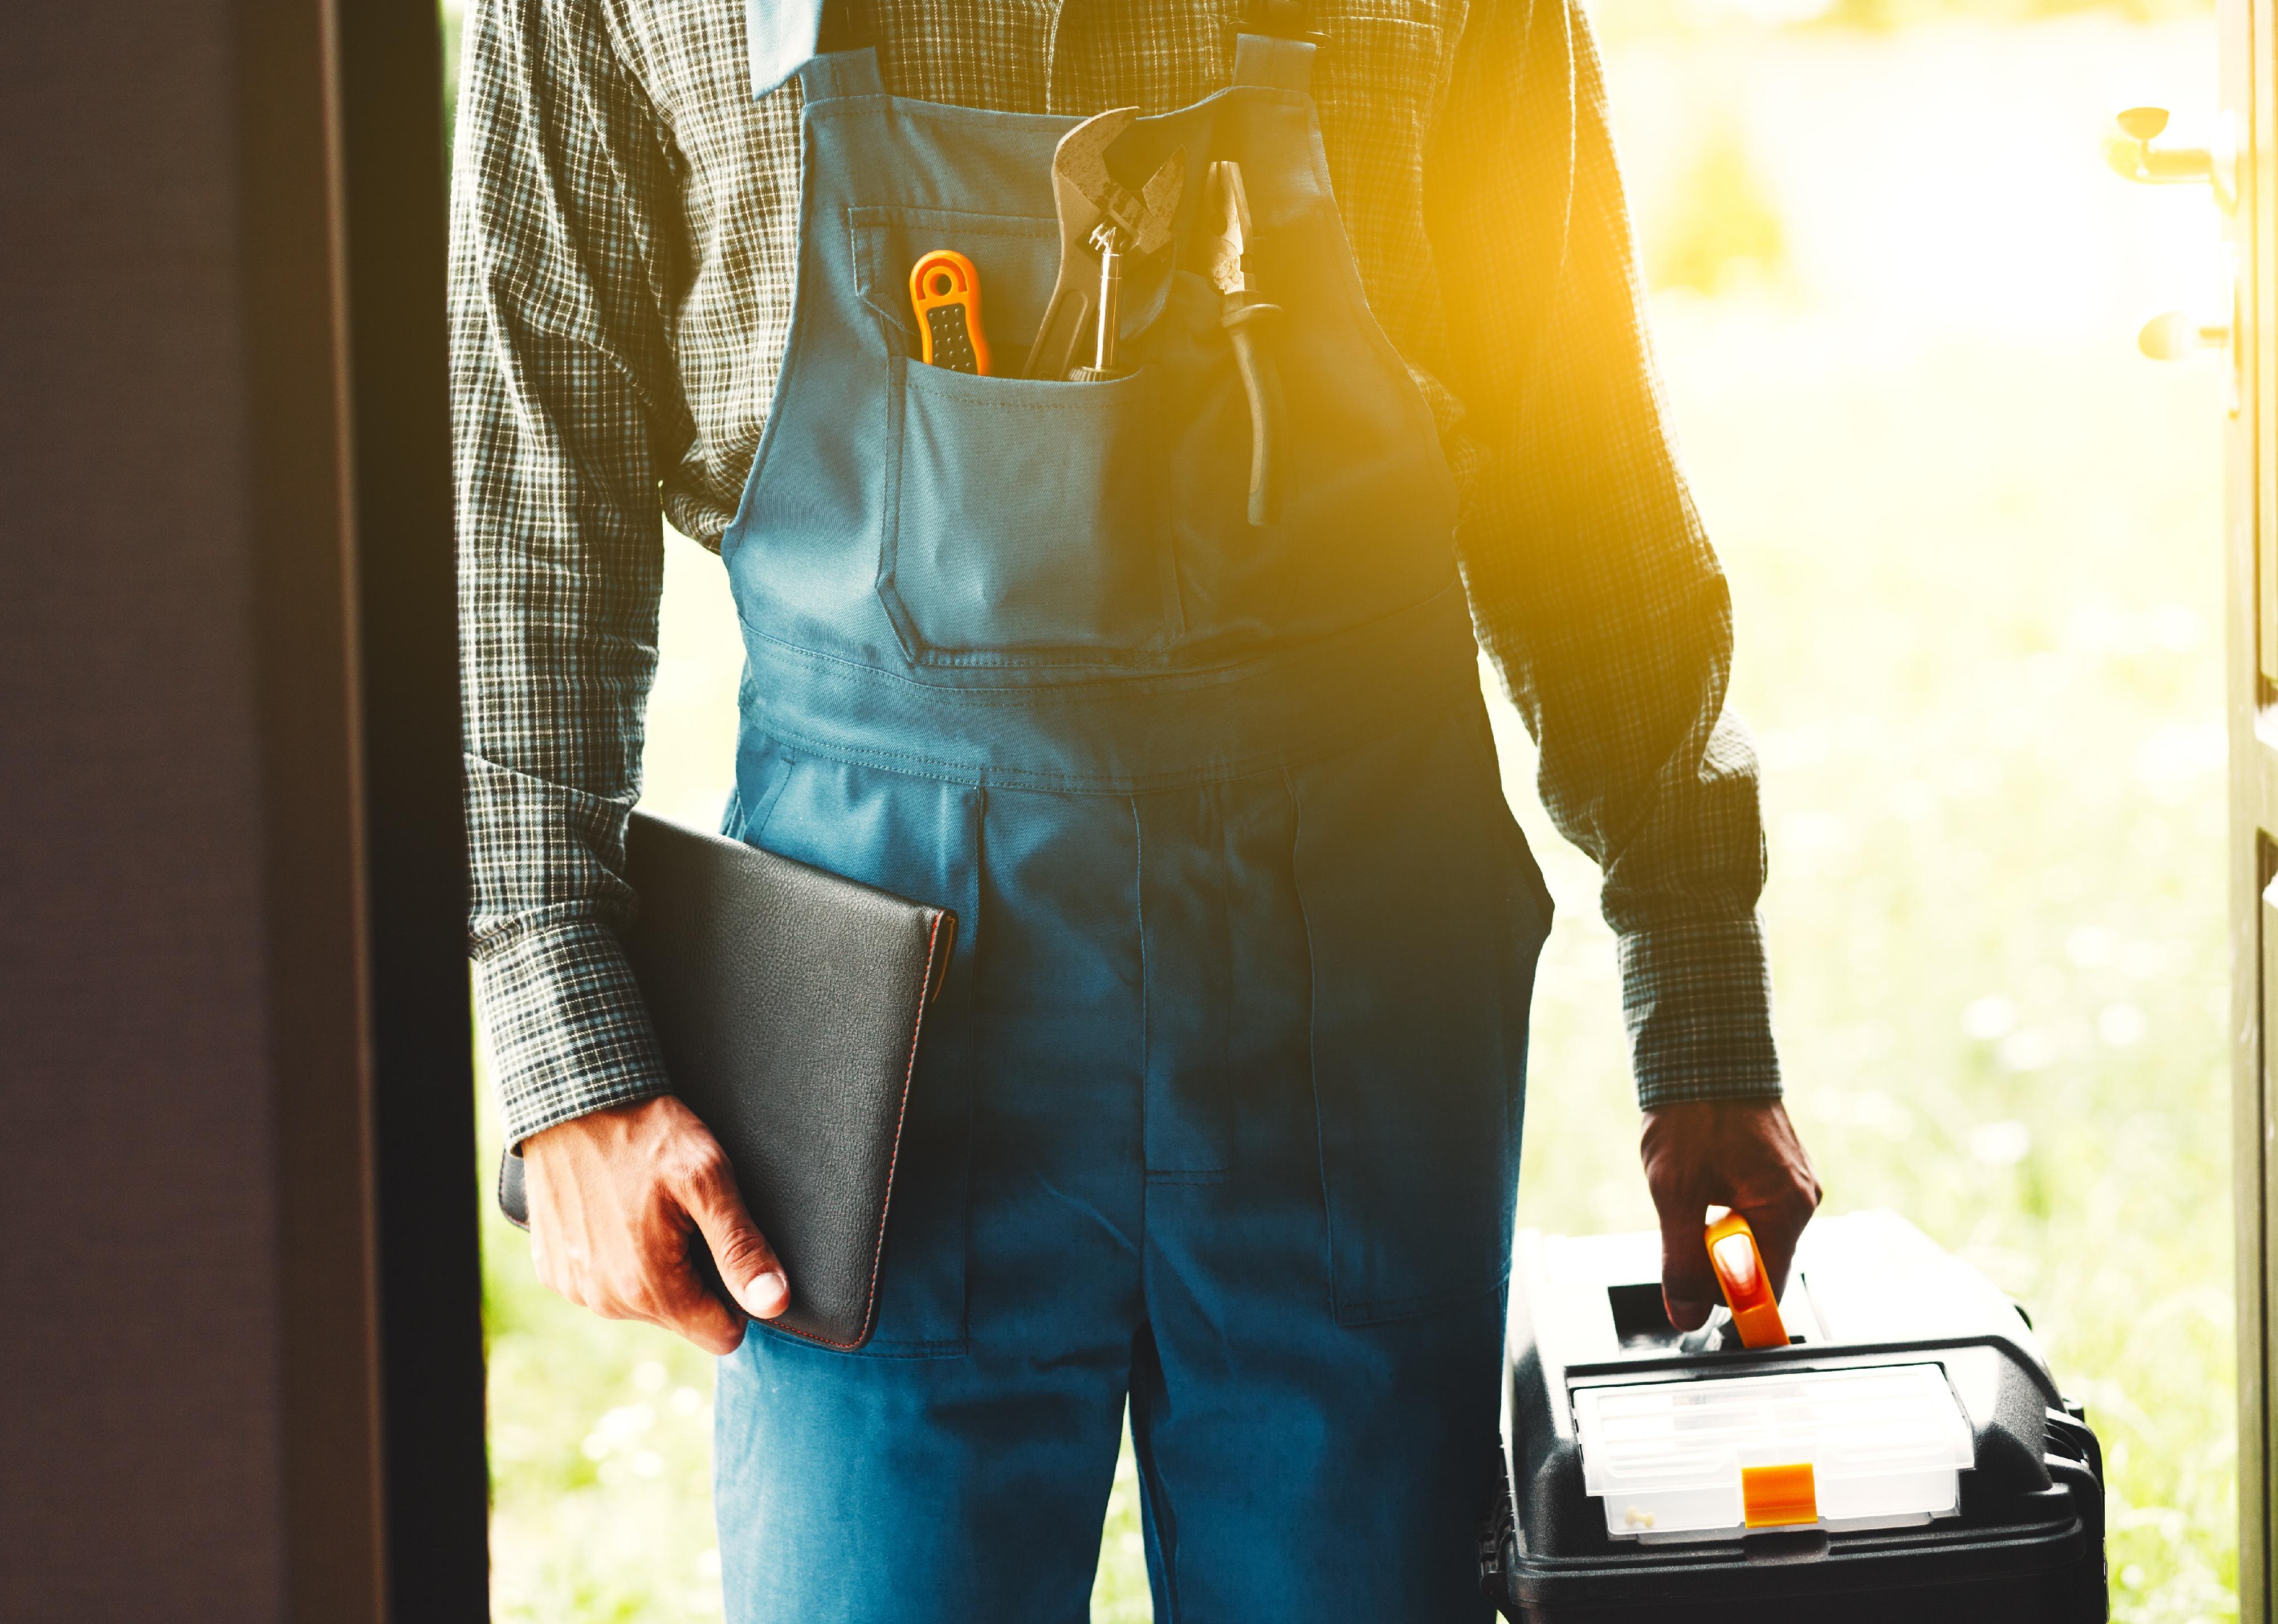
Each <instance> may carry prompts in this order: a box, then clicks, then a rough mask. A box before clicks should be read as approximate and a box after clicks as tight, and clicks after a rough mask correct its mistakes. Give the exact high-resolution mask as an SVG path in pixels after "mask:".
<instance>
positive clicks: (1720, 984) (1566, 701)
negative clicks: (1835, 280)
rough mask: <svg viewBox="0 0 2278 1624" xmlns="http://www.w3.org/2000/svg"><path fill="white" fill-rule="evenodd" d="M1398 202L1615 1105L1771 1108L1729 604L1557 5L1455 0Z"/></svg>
mask: <svg viewBox="0 0 2278 1624" xmlns="http://www.w3.org/2000/svg"><path fill="white" fill-rule="evenodd" d="M1425 189H1426V217H1427V221H1428V224H1429V229H1430V233H1431V237H1432V241H1433V247H1434V249H1435V251H1436V255H1437V258H1438V260H1439V263H1440V271H1441V297H1442V300H1443V301H1444V305H1445V309H1446V319H1447V321H1448V324H1449V332H1451V334H1454V335H1456V340H1455V341H1453V342H1451V343H1450V344H1449V346H1448V349H1447V354H1448V355H1449V369H1450V371H1451V374H1452V377H1451V380H1450V381H1451V382H1452V384H1453V385H1454V390H1455V393H1456V394H1457V395H1458V396H1459V397H1460V398H1461V399H1462V400H1463V402H1464V409H1465V416H1464V422H1463V423H1462V425H1461V428H1460V429H1459V431H1458V432H1457V433H1456V435H1455V436H1454V437H1453V444H1454V457H1455V461H1456V462H1457V464H1458V468H1459V471H1460V472H1462V473H1463V474H1464V476H1465V480H1464V483H1465V488H1466V491H1467V492H1468V496H1467V500H1466V505H1465V508H1464V516H1463V518H1462V521H1461V523H1460V528H1459V530H1458V534H1457V547H1458V552H1459V554H1460V556H1461V559H1462V561H1463V566H1464V579H1465V583H1466V584H1467V586H1468V588H1469V591H1470V593H1471V599H1472V614H1473V618H1474V621H1475V622H1476V624H1477V627H1478V630H1479V639H1480V642H1481V644H1483V645H1484V646H1485V647H1486V649H1487V652H1488V653H1489V655H1490V657H1491V658H1492V659H1493V660H1494V664H1495V666H1496V667H1497V668H1498V669H1499V670H1500V671H1501V673H1502V678H1503V681H1504V682H1505V683H1506V684H1507V686H1508V688H1509V690H1510V696H1511V698H1512V699H1513V700H1514V701H1515V702H1516V703H1517V707H1518V710H1519V713H1520V714H1521V715H1522V716H1523V717H1524V718H1525V721H1526V724H1527V727H1528V729H1529V730H1530V731H1531V732H1532V733H1533V735H1534V736H1535V739H1536V741H1537V743H1539V745H1540V793H1541V797H1542V802H1543V804H1544V806H1545V808H1546V809H1547V810H1548V812H1549V814H1550V816H1551V819H1552V820H1553V821H1554V822H1555V823H1556V825H1557V827H1558V828H1559V830H1560V831H1561V832H1562V833H1563V834H1564V835H1566V836H1567V838H1569V839H1570V840H1571V841H1573V842H1575V843H1576V844H1577V845H1579V846H1580V847H1581V848H1582V849H1583V850H1585V851H1587V852H1588V853H1589V854H1590V855H1591V856H1592V857H1593V858H1595V859H1596V860H1597V862H1598V864H1599V865H1600V866H1601V869H1602V870H1603V871H1604V875H1605V886H1604V892H1603V906H1604V911H1605V916H1606V919H1607V921H1608V923H1609V924H1610V925H1611V926H1613V927H1614V930H1615V932H1616V934H1617V938H1618V941H1619V943H1620V953H1621V963H1622V971H1623V980H1624V996H1623V1006H1624V1018H1625V1019H1626V1021H1627V1025H1628V1028H1629V1035H1630V1048H1631V1060H1632V1070H1633V1071H1634V1073H1635V1076H1636V1080H1637V1089H1638V1098H1639V1101H1640V1104H1642V1105H1644V1106H1647V1107H1652V1106H1655V1105H1662V1104H1669V1103H1673V1102H1681V1101H1687V1100H1701V1099H1717V1098H1750V1097H1758V1098H1769V1097H1775V1096H1777V1094H1779V1092H1780V1074H1779V1060H1778V1056H1777V1051H1776V1049H1775V1048H1774V1045H1773V1041H1772V1030H1771V1008H1770V976H1769V974H1768V972H1767V970H1766V964H1765V956H1764V943H1763V936H1762V930H1761V928H1760V926H1759V924H1758V921H1757V918H1756V912H1755V908H1756V901H1757V897H1758V895H1759V893H1760V892H1761V891H1762V888H1763V881H1764V844H1763V833H1762V813H1761V811H1760V808H1759V804H1758V798H1757V769H1756V761H1755V755H1754V750H1753V749H1752V748H1751V746H1750V744H1749V742H1748V737H1747V733H1746V732H1745V730H1744V729H1743V728H1742V727H1741V725H1740V723H1739V721H1738V719H1737V718H1735V717H1734V716H1733V715H1732V714H1731V713H1730V712H1728V711H1727V710H1726V708H1725V705H1724V695H1725V687H1726V683H1727V681H1728V679H1729V676H1730V674H1731V659H1732V612H1731V594H1730V592H1729V591H1727V588H1726V585H1725V581H1724V573H1723V571H1722V569H1721V568H1719V566H1718V564H1717V562H1716V554H1715V553H1714V552H1712V551H1711V549H1710V547H1709V541H1708V538H1707V536H1706V534H1705V532H1704V531H1703V530H1702V528H1701V520H1700V516H1699V515H1698V514H1697V513H1696V512H1695V511H1694V509H1693V500H1692V498H1691V496H1690V495H1689V494H1688V492H1686V486H1685V481H1684V477H1683V475H1682V473H1681V471H1680V470H1679V468H1678V457H1677V451H1676V446H1675V445H1674V443H1673V441H1672V438H1671V436H1670V427H1669V422H1668V415H1667V411H1666V408H1665V406H1664V403H1663V399H1662V393H1661V385H1660V380H1659V377H1658V376H1657V374H1656V372H1655V368H1654V364H1653V359H1652V355H1651V354H1650V350H1649V347H1648V344H1647V336H1646V332H1647V330H1646V316H1645V295H1644V289H1643V287H1642V286H1641V284H1640V279H1639V277H1638V271H1637V264H1636V256H1635V252H1634V248H1633V246H1632V238H1631V231H1630V223H1629V217H1628V214H1627V210H1626V206H1625V204H1624V201H1623V195H1622V186H1621V177H1620V173H1619V171H1618V169H1617V165H1616V163H1615V156H1614V149H1613V141H1612V135H1611V132H1610V130H1609V127H1608V120H1607V110H1606V94H1605V84H1604V80H1603V77H1602V73H1601V67H1600V64H1599V59H1598V54H1597V48H1596V45H1595V43H1594V41H1593V39H1592V37H1591V34H1590V30H1589V25H1588V21H1587V19H1586V17H1585V16H1584V15H1583V13H1582V11H1581V10H1580V8H1579V4H1571V3H1562V0H1534V3H1533V4H1531V5H1530V4H1523V3H1514V4H1484V3H1483V4H1479V5H1478V6H1476V7H1475V9H1474V12H1473V16H1472V23H1471V27H1470V29H1469V30H1468V31H1467V34H1466V36H1465V39H1464V43H1463V46H1462V49H1461V50H1460V51H1459V53H1458V58H1457V62H1456V68H1455V72H1454V76H1453V81H1452V83H1451V86H1450V88H1449V102H1448V106H1447V109H1446V111H1445V113H1444V115H1443V117H1442V118H1441V121H1440V124H1439V126H1438V127H1437V130H1436V132H1435V135H1434V139H1433V144H1432V147H1431V149H1430V151H1429V154H1428V156H1427V158H1426V177H1425ZM1544 200H1556V202H1558V203H1561V204H1563V207H1556V206H1548V205H1546V202H1545V201H1544ZM1514 289H1519V290H1524V292H1523V293H1521V294H1514V292H1513V290H1514Z"/></svg>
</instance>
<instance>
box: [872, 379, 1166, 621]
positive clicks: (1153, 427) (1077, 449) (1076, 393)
mask: <svg viewBox="0 0 2278 1624" xmlns="http://www.w3.org/2000/svg"><path fill="white" fill-rule="evenodd" d="M892 370H893V385H892V386H893V391H894V395H895V402H894V407H895V409H894V418H895V423H896V434H895V477H894V487H893V492H892V495H891V499H890V502H889V507H888V522H887V529H886V538H885V545H884V549H883V557H882V559H881V563H880V570H879V579H878V591H879V595H880V597H881V598H882V599H883V600H884V602H885V606H886V608H887V611H888V613H889V614H891V615H892V617H893V619H894V621H895V625H896V627H897V629H898V630H899V631H900V633H901V635H902V637H903V639H904V641H905V642H906V644H908V646H909V648H910V652H911V653H912V655H913V658H916V659H918V660H924V661H929V662H933V663H941V664H952V665H1057V664H1086V663H1110V664H1113V663H1129V662H1131V661H1132V660H1133V658H1134V657H1139V658H1142V659H1143V657H1144V656H1146V655H1148V654H1150V653H1151V652H1158V651H1160V650H1161V649H1163V648H1165V647H1166V646H1167V645H1168V644H1170V642H1171V641H1172V640H1173V638H1174V637H1176V636H1177V635H1178V631H1179V605H1178V584H1177V579H1176V576H1175V572H1174V570H1173V564H1172V558H1171V551H1170V545H1169V543H1170V538H1169V524H1168V503H1167V490H1168V483H1169V482H1168V481H1167V479H1166V477H1165V472H1164V469H1163V468H1162V466H1161V459H1160V457H1159V455H1158V447H1159V445H1160V435H1159V433H1158V421H1157V420H1158V416H1159V413H1158V410H1157V403H1156V400H1155V396H1156V389H1155V384H1154V380H1153V377H1152V374H1151V372H1150V370H1148V369H1146V368H1142V369H1140V370H1138V371H1136V372H1134V373H1131V374H1129V375H1128V376H1127V377H1120V378H1114V379H1111V380H1109V381H1107V382H1105V383H1095V384H1066V383H1050V382H1043V381H1040V380H1035V379H1028V378H1016V377H974V376H972V375H970V374H967V373H962V372H951V371H945V370H942V369H940V368H936V367H929V366H925V365H922V364H921V363H915V362H908V361H906V360H902V359H900V358H897V359H896V362H895V363H894V366H893V369H892Z"/></svg>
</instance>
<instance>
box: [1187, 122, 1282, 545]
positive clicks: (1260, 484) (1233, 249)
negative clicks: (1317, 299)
mask: <svg viewBox="0 0 2278 1624" xmlns="http://www.w3.org/2000/svg"><path fill="white" fill-rule="evenodd" d="M1205 202H1206V205H1207V208H1208V210H1209V214H1208V218H1209V222H1210V235H1209V236H1208V237H1206V238H1205V239H1204V263H1206V264H1207V265H1208V266H1209V268H1210V279H1211V283H1212V286H1215V287H1216V288H1217V289H1218V291H1219V294H1220V295H1221V301H1222V303H1221V314H1220V315H1219V325H1220V326H1222V327H1224V328H1225V329H1226V332H1227V338H1228V339H1231V340H1232V341H1233V344H1234V364H1235V367H1236V368H1237V369H1238V370H1240V372H1241V373H1242V393H1244V394H1246V395H1247V396H1249V397H1250V523H1252V524H1254V525H1265V524H1271V523H1273V521H1274V519H1275V518H1276V517H1277V516H1278V515H1279V514H1280V506H1281V493H1280V444H1281V441H1282V439H1283V438H1284V437H1285V431H1284V427H1283V417H1284V409H1285V408H1284V406H1283V402H1282V397H1281V374H1280V370H1279V369H1278V368H1277V367H1276V366H1275V365H1274V364H1273V349H1272V348H1271V347H1270V345H1269V342H1268V340H1269V339H1270V337H1271V335H1272V332H1273V329H1274V328H1275V327H1276V326H1278V325H1279V324H1280V320H1281V316H1282V310H1281V307H1280V305H1278V304H1273V303H1270V302H1268V301H1266V299H1265V297H1264V296H1263V295H1262V294H1260V293H1259V292H1258V289H1257V283H1256V282H1255V281H1254V280H1253V279H1252V278H1251V277H1250V270H1249V267H1248V266H1247V265H1246V264H1245V263H1244V256H1245V255H1247V254H1248V253H1249V251H1250V199H1249V196H1248V195H1247V194H1245V193H1244V191H1243V190H1242V165H1241V164H1235V163H1232V162H1230V161H1225V160H1221V161H1220V162H1218V163H1215V164H1212V165H1211V166H1210V191H1209V194H1208V196H1207V198H1206V199H1205Z"/></svg>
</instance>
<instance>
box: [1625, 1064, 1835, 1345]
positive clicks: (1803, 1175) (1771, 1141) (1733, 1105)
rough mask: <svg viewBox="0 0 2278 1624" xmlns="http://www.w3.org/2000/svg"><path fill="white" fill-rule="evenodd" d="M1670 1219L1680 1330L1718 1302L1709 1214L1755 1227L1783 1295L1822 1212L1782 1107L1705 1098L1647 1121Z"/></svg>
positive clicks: (1650, 1174)
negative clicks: (1724, 1214)
mask: <svg viewBox="0 0 2278 1624" xmlns="http://www.w3.org/2000/svg"><path fill="white" fill-rule="evenodd" d="M1638 1154H1639V1155H1640V1157H1641V1158H1642V1159H1643V1160H1644V1162H1645V1182H1646V1188H1647V1189H1648V1190H1650V1191H1651V1192H1652V1193H1653V1204H1654V1206H1655V1208H1657V1209H1658V1210H1659V1211H1660V1213H1661V1295H1662V1302H1663V1306H1664V1307H1665V1308H1667V1309H1668V1310H1669V1323H1670V1324H1672V1325H1674V1326H1676V1327H1677V1328H1678V1330H1693V1329H1694V1328H1695V1327H1697V1326H1699V1325H1701V1324H1703V1323H1706V1322H1707V1320H1708V1318H1709V1309H1710V1308H1713V1307H1715V1306H1716V1302H1717V1300H1718V1293H1717V1290H1716V1276H1715V1274H1714V1273H1713V1272H1712V1271H1711V1270H1710V1269H1709V1243H1708V1239H1707V1228H1708V1222H1709V1208H1710V1207H1712V1206H1714V1207H1729V1208H1731V1209H1732V1210H1733V1211H1734V1212H1737V1213H1739V1215H1740V1216H1742V1217H1744V1218H1746V1219H1747V1221H1748V1227H1749V1228H1750V1229H1753V1230H1754V1231H1755V1232H1756V1247H1757V1249H1758V1250H1759V1251H1760V1252H1762V1254H1763V1258H1764V1269H1765V1271H1766V1272H1767V1273H1768V1274H1769V1275H1770V1277H1771V1285H1772V1290H1773V1292H1782V1291H1785V1290H1786V1288H1787V1270H1788V1265H1789V1263H1791V1262H1793V1261H1794V1258H1795V1243H1796V1238H1797V1237H1798V1236H1800V1235H1801V1234H1802V1233H1803V1226H1804V1225H1805V1224H1808V1223H1810V1222H1811V1215H1812V1214H1813V1212H1815V1211H1816V1210H1817V1208H1818V1207H1819V1196H1820V1190H1819V1176H1818V1175H1817V1174H1816V1173H1815V1172H1813V1171H1812V1169H1811V1157H1810V1155H1809V1154H1808V1152H1806V1151H1805V1149H1804V1147H1803V1141H1802V1140H1800V1139H1798V1138H1797V1137H1796V1134H1795V1125H1794V1124H1793V1123H1792V1122H1790V1121H1789V1120H1788V1118H1787V1108H1786V1107H1785V1106H1784V1105H1782V1104H1781V1103H1780V1102H1778V1101H1777V1100H1706V1101H1699V1102H1692V1103H1688V1104H1684V1105H1663V1106H1661V1107H1659V1108H1657V1109H1653V1110H1649V1111H1647V1112H1646V1114H1645V1131H1644V1133H1643V1135H1642V1136H1641V1138H1640V1141H1639V1145H1638Z"/></svg>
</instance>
